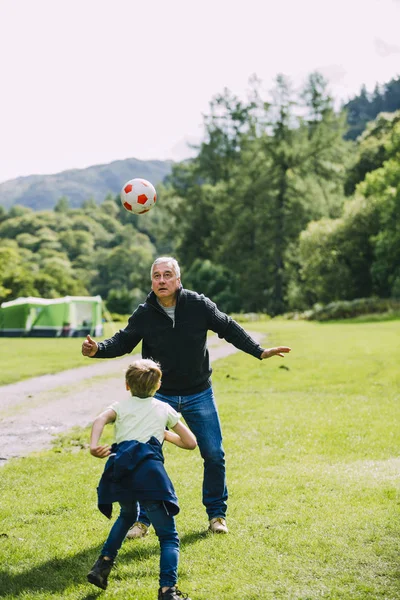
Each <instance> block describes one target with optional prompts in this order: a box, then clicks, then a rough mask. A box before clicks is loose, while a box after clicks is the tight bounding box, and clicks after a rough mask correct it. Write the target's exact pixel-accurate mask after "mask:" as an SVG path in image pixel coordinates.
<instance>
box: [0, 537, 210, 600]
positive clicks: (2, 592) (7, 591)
mask: <svg viewBox="0 0 400 600" xmlns="http://www.w3.org/2000/svg"><path fill="white" fill-rule="evenodd" d="M207 537H208V533H207V532H206V531H202V532H192V533H187V534H185V535H183V536H182V537H181V545H182V546H186V545H189V544H193V543H195V542H197V541H198V540H201V539H206V538H207ZM156 539H157V538H156V537H154V541H156ZM101 548H102V544H100V545H99V546H95V547H92V548H88V549H87V550H85V551H83V552H80V553H79V554H75V556H70V557H68V558H64V559H60V558H54V559H52V560H49V561H47V562H45V563H42V564H41V565H38V566H36V567H33V568H32V569H29V570H28V571H24V572H23V573H17V574H12V573H9V572H8V571H5V570H1V569H0V598H4V597H5V596H7V595H9V596H12V597H13V598H17V597H18V596H19V595H22V594H24V595H25V597H27V596H26V594H27V592H28V591H31V592H32V593H35V592H50V593H59V594H61V593H62V591H63V590H65V589H66V588H67V587H70V586H71V584H74V583H75V584H76V585H81V584H82V583H85V582H86V575H87V573H88V572H89V570H90V567H91V566H92V564H93V563H94V561H95V560H96V558H97V557H98V555H99V553H100V550H101ZM159 552H160V550H159V546H158V544H151V545H150V544H149V545H146V544H138V543H137V542H136V541H135V542H127V543H125V544H124V552H123V553H121V554H120V555H119V556H118V562H119V563H120V564H125V563H128V562H133V561H135V560H137V561H138V562H141V561H143V560H146V559H147V558H149V557H150V556H152V555H154V554H159ZM87 585H88V586H91V584H90V583H88V584H87ZM101 593H102V590H100V589H99V590H94V589H91V590H90V591H89V592H88V594H87V595H86V596H84V597H83V598H82V600H96V598H97V597H98V596H99V594H101Z"/></svg>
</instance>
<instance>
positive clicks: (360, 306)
mask: <svg viewBox="0 0 400 600" xmlns="http://www.w3.org/2000/svg"><path fill="white" fill-rule="evenodd" d="M391 312H392V313H397V312H398V313H400V301H397V300H392V299H388V298H358V299H356V300H340V301H337V302H330V303H329V304H326V305H325V306H324V305H321V304H316V305H315V306H314V308H313V309H312V310H309V311H306V312H305V313H303V316H302V318H304V319H306V320H309V321H332V320H337V319H353V318H355V317H359V316H363V315H372V314H384V313H391Z"/></svg>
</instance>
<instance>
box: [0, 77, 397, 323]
mask: <svg viewBox="0 0 400 600" xmlns="http://www.w3.org/2000/svg"><path fill="white" fill-rule="evenodd" d="M260 89H261V86H260V82H259V81H258V80H257V79H255V78H254V79H253V80H252V81H251V91H250V94H249V97H248V99H247V100H246V101H242V100H239V99H238V98H237V97H236V96H235V95H233V94H232V93H231V92H229V91H227V90H225V91H224V92H223V93H222V94H219V95H217V96H216V97H215V98H213V100H212V101H211V103H210V112H209V114H208V115H207V116H206V117H205V135H204V142H203V143H202V144H201V145H200V147H198V148H197V153H196V156H195V158H194V159H192V160H190V161H185V162H182V163H179V164H176V165H175V166H174V168H173V171H172V175H171V176H170V177H169V178H168V181H166V182H165V185H163V186H160V187H159V189H158V193H159V194H158V195H159V202H158V203H157V207H156V208H155V209H154V210H153V211H151V212H150V213H147V214H146V215H142V216H139V217H135V216H132V215H131V214H129V213H127V212H126V211H125V210H124V209H123V208H122V207H121V205H120V202H119V198H111V197H108V198H106V199H105V201H104V202H103V203H102V204H101V205H100V206H97V205H96V204H95V202H93V201H90V200H88V201H87V202H85V203H84V204H83V206H82V207H81V208H80V209H71V208H70V207H69V204H68V200H67V199H60V201H59V202H58V204H57V206H56V207H55V209H54V211H39V212H32V211H31V210H29V209H27V208H22V207H14V208H13V209H11V210H10V211H9V212H8V213H6V212H5V211H3V212H2V213H0V300H1V301H2V300H9V299H12V298H15V297H18V296H21V295H40V296H44V297H54V296H59V295H64V294H71V295H72V294H97V293H99V294H101V295H102V296H103V298H104V299H105V300H106V301H107V304H108V308H109V310H111V311H114V312H120V313H127V312H130V310H131V309H132V307H133V306H135V304H136V303H137V302H138V301H141V300H143V298H144V297H145V295H146V293H147V291H148V288H149V266H150V264H151V261H152V259H153V258H154V257H155V256H156V255H157V254H158V255H160V254H166V253H172V254H174V255H175V256H176V257H177V258H178V260H179V261H180V263H181V264H182V267H183V283H184V285H185V286H186V287H191V288H193V289H196V290H198V291H200V292H203V293H205V294H207V295H209V296H210V297H212V298H213V299H214V300H215V301H217V302H218V304H219V305H220V306H221V308H223V309H224V310H226V311H228V312H238V311H266V312H268V313H269V314H273V315H275V314H280V313H282V312H285V311H287V310H293V309H305V308H308V307H310V306H311V305H313V304H314V303H315V302H329V301H332V300H340V299H353V298H358V297H367V296H370V295H372V294H375V295H378V296H381V297H390V296H393V297H400V270H399V269H400V267H399V265H400V231H399V226H398V223H399V216H400V215H399V211H400V167H399V163H400V160H399V159H400V112H394V113H390V114H380V115H379V117H378V118H377V119H376V120H375V121H374V122H372V123H370V124H369V126H368V127H367V129H366V130H365V131H364V133H363V135H362V136H361V137H360V138H359V139H358V140H357V141H356V142H354V141H351V140H346V133H347V131H348V125H347V121H346V113H344V112H342V111H339V112H337V111H335V109H334V103H333V99H332V98H331V97H330V95H329V93H328V91H327V85H326V82H325V80H324V79H323V77H322V76H321V75H320V74H318V73H314V74H312V75H310V77H309V78H308V81H307V82H306V85H305V86H304V88H303V89H302V90H300V92H294V91H293V90H292V89H291V85H290V82H289V81H288V80H287V79H285V78H284V77H281V76H280V77H278V78H277V80H276V86H275V89H274V91H273V94H272V99H271V100H270V101H269V102H267V101H265V100H264V99H263V98H262V94H261V92H260Z"/></svg>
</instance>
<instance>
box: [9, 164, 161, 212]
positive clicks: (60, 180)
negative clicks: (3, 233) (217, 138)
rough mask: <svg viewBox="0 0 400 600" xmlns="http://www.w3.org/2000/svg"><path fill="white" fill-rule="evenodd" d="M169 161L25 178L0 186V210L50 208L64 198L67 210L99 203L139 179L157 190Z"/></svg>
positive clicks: (97, 166)
mask: <svg viewBox="0 0 400 600" xmlns="http://www.w3.org/2000/svg"><path fill="white" fill-rule="evenodd" d="M172 165H173V162H172V161H170V160H166V161H162V160H148V161H142V160H137V159H136V158H127V159H125V160H116V161H114V162H112V163H109V164H106V165H96V166H93V167H88V168H87V169H72V170H70V171H62V172H61V173H55V174H53V175H28V176H27V177H18V178H17V179H10V180H9V181H5V182H4V183H0V206H3V207H4V208H5V209H7V210H9V209H10V208H11V207H12V206H14V205H15V204H20V205H22V206H29V207H30V208H32V209H33V210H45V209H51V208H53V207H54V206H55V205H56V204H57V202H58V200H59V199H60V198H61V197H63V196H65V197H67V198H68V200H69V203H70V206H71V207H79V206H81V205H82V202H84V201H85V200H89V199H90V198H93V199H94V200H95V201H96V202H97V203H101V202H103V200H104V198H105V197H106V196H107V194H110V193H111V194H112V195H113V196H115V195H117V194H119V192H120V191H121V188H122V186H123V185H124V183H125V182H126V181H128V180H129V179H133V178H134V177H143V178H144V179H148V180H149V181H151V183H152V184H153V185H155V186H157V184H158V183H160V182H162V181H163V180H164V178H165V177H166V176H167V175H169V174H170V173H171V169H172Z"/></svg>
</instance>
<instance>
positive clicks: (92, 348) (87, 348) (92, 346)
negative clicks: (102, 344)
mask: <svg viewBox="0 0 400 600" xmlns="http://www.w3.org/2000/svg"><path fill="white" fill-rule="evenodd" d="M97 349H98V345H97V342H95V341H94V340H92V338H91V337H90V335H88V336H86V340H85V341H84V342H83V344H82V354H83V356H94V355H95V354H96V352H97Z"/></svg>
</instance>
